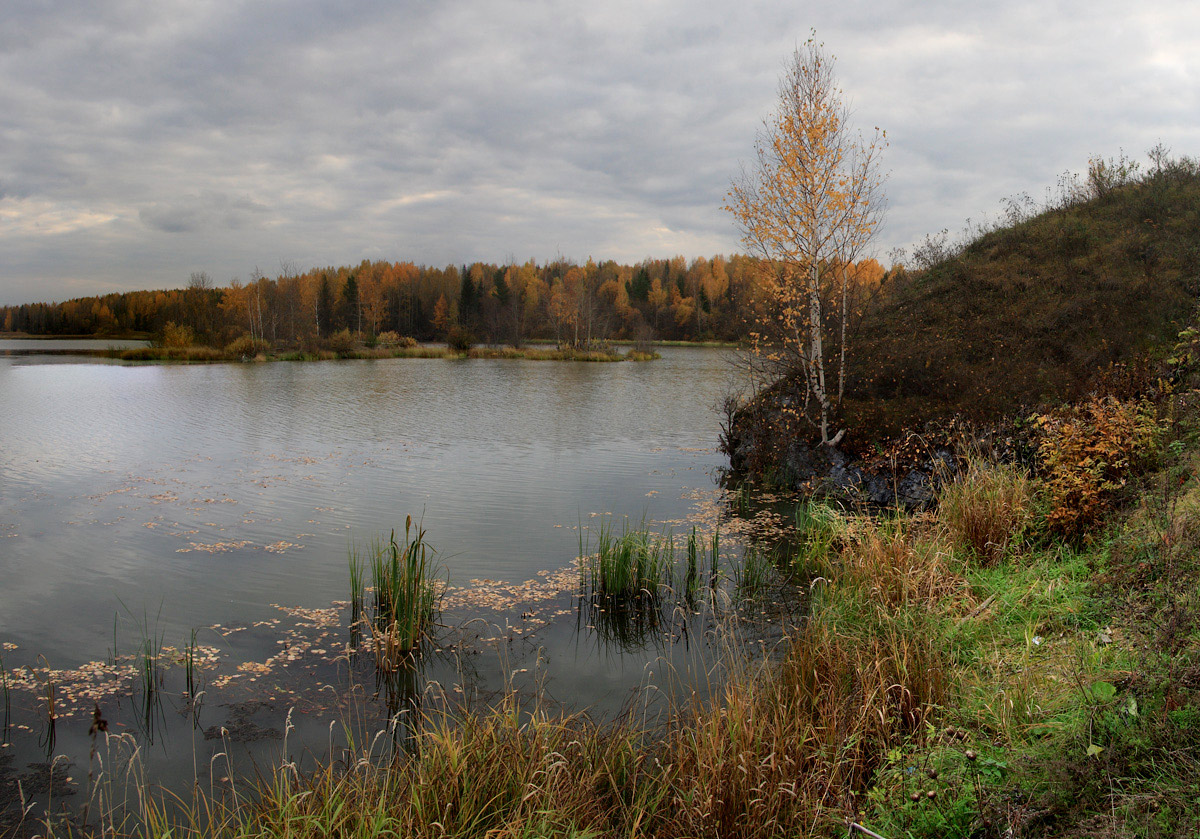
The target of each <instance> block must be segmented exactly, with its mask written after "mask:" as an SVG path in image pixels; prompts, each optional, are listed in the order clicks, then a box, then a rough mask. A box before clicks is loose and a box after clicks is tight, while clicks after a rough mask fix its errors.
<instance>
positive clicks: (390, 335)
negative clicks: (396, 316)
mask: <svg viewBox="0 0 1200 839" xmlns="http://www.w3.org/2000/svg"><path fill="white" fill-rule="evenodd" d="M378 337H379V346H381V347H400V348H401V349H410V348H412V347H415V346H416V345H417V339H416V338H412V337H410V336H408V335H401V334H399V333H398V332H394V331H392V330H390V329H389V330H388V331H387V332H380V333H379V336H378Z"/></svg>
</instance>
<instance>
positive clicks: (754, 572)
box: [733, 544, 772, 597]
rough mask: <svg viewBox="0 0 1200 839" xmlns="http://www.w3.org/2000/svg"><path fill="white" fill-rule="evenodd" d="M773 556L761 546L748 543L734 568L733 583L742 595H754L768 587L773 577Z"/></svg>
mask: <svg viewBox="0 0 1200 839" xmlns="http://www.w3.org/2000/svg"><path fill="white" fill-rule="evenodd" d="M771 565H772V563H771V557H770V555H769V553H768V552H767V551H765V550H763V549H761V548H760V547H759V546H757V545H754V544H748V545H746V547H745V548H744V549H743V550H742V559H741V562H739V563H738V564H737V565H735V566H734V569H733V584H734V587H735V588H736V589H737V592H738V594H739V595H741V596H742V597H753V596H754V595H756V594H758V593H759V592H761V591H762V590H763V589H765V588H766V587H767V583H768V582H770V579H771Z"/></svg>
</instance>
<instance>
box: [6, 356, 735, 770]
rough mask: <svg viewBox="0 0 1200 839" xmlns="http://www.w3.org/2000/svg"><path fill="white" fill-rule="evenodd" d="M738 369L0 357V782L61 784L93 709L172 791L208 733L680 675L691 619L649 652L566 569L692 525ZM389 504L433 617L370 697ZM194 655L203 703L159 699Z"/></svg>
mask: <svg viewBox="0 0 1200 839" xmlns="http://www.w3.org/2000/svg"><path fill="white" fill-rule="evenodd" d="M2 343H3V346H0V351H5V350H12V349H13V348H12V347H10V346H7V345H9V344H14V343H19V342H14V341H5V342H2ZM29 343H33V342H29ZM38 343H40V342H38ZM55 343H56V344H57V343H58V342H55ZM51 348H52V349H61V348H60V347H58V346H54V347H51ZM66 360H70V361H71V362H72V363H63V362H64V361H66ZM734 377H735V368H734V367H733V365H732V364H731V353H729V352H728V351H723V350H714V349H698V348H697V349H691V348H668V349H664V350H663V351H662V359H661V360H659V361H654V362H649V363H633V362H623V363H597V364H589V363H561V362H534V361H512V360H504V361H500V360H497V361H486V360H470V361H467V360H462V361H451V360H444V359H398V360H375V361H364V360H355V361H326V362H309V363H305V362H276V363H266V364H254V363H251V364H214V365H162V364H153V365H130V364H121V363H115V362H97V361H96V360H95V359H88V358H83V357H78V358H77V357H70V356H58V355H55V356H38V355H25V354H20V353H17V354H12V353H7V354H0V411H2V414H3V422H2V423H0V574H2V575H3V577H2V578H3V585H2V586H0V643H3V644H4V650H3V665H4V668H5V671H6V673H7V674H8V679H9V683H10V687H11V724H10V726H9V728H8V733H7V737H5V738H4V739H5V740H6V741H7V742H8V745H7V746H5V747H4V749H2V750H0V761H5V760H6V761H7V764H5V763H0V774H2V773H3V772H5V771H7V772H8V773H9V775H10V777H15V776H14V775H13V773H16V772H17V767H21V766H24V765H25V764H26V763H28V762H33V761H37V760H45V759H46V758H47V757H53V756H54V755H57V754H63V755H66V757H67V759H69V760H70V761H72V762H73V763H74V765H75V767H76V768H75V771H74V774H75V776H79V775H81V774H82V773H83V771H84V770H82V769H80V768H79V767H81V766H83V767H86V765H87V763H88V749H89V745H90V740H89V738H88V736H87V732H88V727H89V725H90V724H91V722H92V711H93V709H94V707H95V706H97V705H98V706H99V707H100V710H101V712H102V713H103V714H104V716H105V717H106V718H107V719H108V720H109V722H110V730H121V731H128V732H130V736H131V737H136V738H138V742H139V743H143V744H152V745H153V747H152V748H150V747H147V748H145V749H144V754H143V755H142V756H141V759H142V760H144V761H145V762H146V765H147V766H148V767H149V769H148V771H149V773H150V774H151V776H152V777H154V778H155V779H156V780H157V779H164V780H165V781H166V782H170V780H171V779H172V778H175V777H176V776H178V777H179V778H186V779H192V777H193V773H194V772H195V771H197V770H195V768H194V767H195V766H196V765H199V766H201V767H203V766H205V765H207V763H208V761H209V760H210V758H211V756H212V755H213V754H216V753H217V752H218V751H219V750H221V749H224V748H227V747H229V742H228V741H229V740H230V739H232V740H235V741H245V746H244V748H245V749H247V750H249V752H250V753H251V754H252V755H253V754H258V755H260V756H261V755H262V754H268V755H269V754H271V752H270V748H274V749H275V750H276V751H278V749H279V742H280V740H281V737H280V733H281V731H282V732H283V733H286V734H288V735H289V736H290V737H292V738H294V739H293V740H292V741H291V744H290V746H289V747H290V748H300V747H299V745H298V744H299V743H304V746H303V748H305V749H307V750H308V751H311V752H313V753H316V754H318V755H319V754H320V753H321V751H322V749H323V748H324V745H325V744H326V743H327V742H329V737H330V735H329V731H330V720H331V719H339V718H340V719H342V720H344V719H345V716H346V715H347V714H348V713H354V714H360V715H361V714H362V713H363V712H362V710H361V707H363V706H365V707H376V706H378V707H377V708H376V710H375V711H371V712H369V713H368V714H367V717H368V722H369V723H370V724H377V723H378V721H379V720H386V719H387V716H388V714H390V713H394V711H395V709H396V702H395V699H396V693H397V692H399V693H401V694H403V695H404V697H405V698H406V699H407V700H412V699H413V697H414V696H416V697H417V698H418V699H419V698H420V696H421V695H422V694H428V693H429V692H431V691H432V692H439V693H441V694H444V695H451V696H454V695H458V696H462V697H464V698H469V699H475V700H476V701H479V702H483V703H486V702H488V701H489V700H490V698H491V697H495V696H499V695H501V694H502V693H503V692H504V691H506V690H508V689H509V688H513V689H520V690H528V691H531V692H532V691H533V690H535V689H536V690H537V691H538V692H539V694H540V695H541V696H543V697H544V698H545V701H551V702H554V703H556V704H561V705H562V706H563V707H566V708H569V709H590V710H592V711H593V712H595V713H600V714H611V713H613V712H615V711H616V710H618V709H620V708H621V707H622V706H624V705H625V704H626V703H627V702H628V701H630V699H631V697H633V696H634V695H635V693H636V691H637V689H638V688H639V687H640V686H645V685H647V684H656V685H657V684H659V682H660V680H661V681H662V682H663V683H666V682H668V681H669V682H670V683H671V684H672V685H673V686H674V688H678V689H685V690H687V689H690V687H689V686H690V685H691V684H693V683H694V682H695V681H697V680H698V679H702V678H703V662H704V661H707V658H706V657H705V654H704V653H703V651H702V650H703V647H704V645H703V644H697V643H696V640H695V633H694V629H693V630H692V634H689V630H688V627H687V626H686V625H685V624H687V623H688V621H692V617H690V616H689V617H686V618H684V619H681V622H680V624H679V626H675V627H672V626H669V625H664V626H661V627H656V628H654V629H653V631H652V632H649V633H646V635H645V638H644V640H646V641H647V643H639V644H630V643H627V639H625V640H622V639H621V638H620V637H618V636H619V633H618V634H617V635H614V634H613V633H611V632H610V633H606V632H604V631H603V627H602V628H601V629H600V630H597V628H596V626H595V623H596V621H595V620H593V618H592V617H590V616H589V615H588V614H587V613H586V611H581V610H580V608H579V603H578V599H577V598H576V597H575V596H574V594H575V591H574V590H575V588H576V585H577V580H578V574H577V572H576V571H575V570H573V568H572V562H573V561H574V560H575V558H576V556H577V555H578V553H579V543H580V526H581V525H582V527H583V528H584V529H585V538H586V540H587V542H588V544H589V545H590V544H591V541H592V539H593V535H594V533H595V530H596V528H597V527H598V525H599V523H600V522H601V521H604V520H605V517H613V518H610V519H608V520H609V521H611V522H613V523H614V524H615V525H616V526H617V528H618V529H619V528H620V526H621V522H622V521H623V520H624V519H625V518H626V517H628V519H629V520H630V521H632V522H633V523H634V524H640V523H641V522H642V521H645V522H646V523H647V524H649V525H651V526H653V527H655V528H660V527H664V526H668V525H671V526H673V527H674V532H675V534H676V538H677V539H682V538H685V534H686V532H687V531H688V528H689V527H690V526H691V524H692V523H698V524H699V525H700V526H701V527H702V528H704V529H708V530H711V528H712V527H713V526H714V525H715V523H716V521H717V517H718V515H719V514H720V492H719V490H718V489H717V485H716V477H717V472H718V469H719V468H720V466H721V465H722V463H723V458H722V457H721V456H720V455H719V454H718V453H717V452H716V448H715V447H716V442H717V437H718V433H719V430H720V429H719V418H718V414H717V412H716V406H717V404H718V402H719V400H720V398H721V396H722V395H723V394H724V393H725V392H726V391H727V390H728V389H729V388H730V386H731V382H732V380H733V379H734ZM408 516H411V517H412V519H413V521H414V523H419V525H420V526H421V527H423V528H424V530H425V532H426V537H427V540H428V542H429V543H430V544H432V545H433V546H434V547H435V548H436V549H437V556H438V559H439V563H440V566H441V569H442V572H443V576H444V577H445V579H446V580H447V582H448V585H449V589H448V590H447V593H446V609H445V612H444V614H443V615H442V618H441V624H442V627H441V629H440V630H439V632H438V638H437V640H436V642H435V643H434V644H432V645H430V646H429V647H428V648H427V652H426V655H424V656H423V661H422V664H421V668H420V672H419V673H413V674H408V675H406V676H405V677H404V678H405V679H406V680H407V681H406V682H405V684H404V685H400V686H397V685H385V686H384V687H383V688H381V687H380V686H379V684H378V680H377V679H376V680H372V678H371V677H370V674H371V672H372V671H371V668H369V667H366V666H364V665H363V664H362V662H358V663H357V664H356V660H354V659H353V657H347V655H346V654H345V648H346V643H347V640H346V638H347V636H346V632H347V630H346V625H347V623H348V620H347V618H348V615H347V612H348V610H347V609H346V607H345V604H344V602H343V601H345V600H346V599H347V598H348V596H349V582H348V562H347V556H348V551H349V550H350V549H351V548H352V547H354V546H357V548H358V549H360V550H361V549H364V548H365V547H366V546H367V545H368V543H369V542H370V541H371V539H372V538H378V537H379V536H381V535H383V536H386V535H387V534H388V533H389V531H390V530H391V529H393V528H395V529H396V530H397V531H398V533H399V534H400V535H401V536H402V535H403V531H404V526H405V521H406V517H408ZM692 625H693V627H694V626H695V622H694V621H692ZM193 631H194V632H195V635H194V636H193ZM147 644H148V645H149V646H147ZM189 647H190V648H191V649H192V650H193V651H194V652H195V655H196V656H197V658H196V661H197V671H196V681H197V683H196V685H195V686H194V689H195V691H196V692H198V693H199V692H202V702H200V703H199V704H193V703H189V702H183V701H181V700H179V699H178V697H179V696H181V695H182V693H183V691H184V685H183V679H184V675H183V673H184V667H182V666H180V665H179V663H178V662H179V661H180V660H181V659H182V658H183V657H184V656H185V655H186V653H187V650H188V649H189ZM146 650H151V651H154V652H155V655H154V656H151V658H152V661H153V668H154V671H153V672H154V675H153V677H152V681H151V685H150V687H149V688H147V687H145V685H144V683H142V682H139V673H140V672H142V671H144V668H145V662H146V659H147V655H146V653H145V651H146ZM160 650H161V653H159V652H158V651H160ZM697 656H699V660H700V662H701V664H700V666H699V667H698V668H697V667H696V666H694V662H695V660H697V659H696V657H697ZM688 662H693V663H692V664H689V663H688ZM122 668H124V669H122ZM138 668H142V669H141V670H139V669H138ZM656 670H657V671H658V672H657V674H656ZM155 681H156V682H157V684H155V683H154V682H155ZM47 682H50V683H52V685H50V686H48V685H47ZM50 690H53V692H54V701H55V712H56V713H58V714H61V716H60V718H59V719H58V720H57V721H56V722H55V725H54V726H53V727H52V728H51V727H49V726H48V725H47V724H46V721H45V717H46V713H45V711H46V709H45V705H46V694H47V692H48V691H50ZM148 692H149V693H151V694H153V695H152V696H150V697H147V696H146V694H147V693H148ZM354 697H357V699H355V698H354ZM148 698H149V699H153V700H154V701H153V702H147V701H146V700H147V699H148ZM359 700H361V702H360V701H359ZM372 703H374V704H372ZM352 709H355V710H352ZM289 719H290V720H291V725H292V726H293V727H294V732H293V731H289V730H288V728H287V727H288V720H289ZM222 728H224V730H225V733H224V736H223V737H222V736H221V730H222ZM205 734H206V735H208V737H207V739H205V737H204V736H202V735H205ZM243 734H244V735H245V736H241V735H243ZM268 747H269V748H268ZM256 749H257V750H258V751H257V752H256V751H255V750H256ZM264 750H265V751H264ZM246 769H247V770H248V769H249V767H246Z"/></svg>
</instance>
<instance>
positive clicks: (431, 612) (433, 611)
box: [351, 516, 439, 671]
mask: <svg viewBox="0 0 1200 839" xmlns="http://www.w3.org/2000/svg"><path fill="white" fill-rule="evenodd" d="M435 553H436V551H434V549H433V548H432V547H431V546H430V545H429V544H428V543H427V542H426V541H425V529H424V528H423V527H421V526H420V525H417V526H415V527H414V525H413V521H412V516H408V517H407V519H406V520H405V523H404V541H403V544H401V543H400V542H398V541H397V540H396V531H394V530H393V531H392V532H391V536H390V537H389V539H388V540H387V542H385V543H380V542H378V541H376V542H375V543H373V544H372V546H371V554H370V557H369V562H368V564H369V566H370V570H371V582H372V589H373V590H372V594H373V597H374V615H373V616H372V619H371V621H370V624H369V628H370V630H371V636H372V640H373V645H374V649H375V663H376V666H378V667H379V668H380V669H382V670H388V671H390V670H394V669H395V668H396V667H397V666H398V665H399V663H400V661H401V660H402V659H403V658H404V657H406V656H408V655H410V654H411V653H412V652H413V651H415V650H416V648H417V647H418V645H419V644H420V643H421V639H422V638H423V637H425V636H426V635H427V634H428V633H429V631H430V630H431V629H432V627H433V624H434V621H435V620H436V618H437V603H438V597H439V586H438V585H437V583H436V582H435V581H434V575H435V574H436V572H437V568H436V565H435V561H434V555H435ZM353 566H354V563H353V561H352V562H351V567H352V568H353ZM354 573H356V572H353V571H352V575H353V574H354ZM352 586H353V581H352Z"/></svg>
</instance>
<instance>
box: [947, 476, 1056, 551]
mask: <svg viewBox="0 0 1200 839" xmlns="http://www.w3.org/2000/svg"><path fill="white" fill-rule="evenodd" d="M938 517H939V519H940V520H941V523H942V525H943V526H944V528H945V531H946V534H947V536H948V537H949V538H950V540H951V541H952V542H953V543H954V544H955V545H957V546H958V547H960V548H962V549H963V550H964V551H966V552H967V553H968V554H969V555H970V556H972V557H974V558H975V559H976V560H978V561H979V562H982V563H984V564H986V565H994V564H996V563H997V562H999V561H1000V560H1001V559H1002V558H1003V557H1004V554H1005V552H1006V551H1007V550H1008V549H1009V546H1010V545H1013V544H1014V543H1015V542H1016V541H1017V540H1018V539H1020V537H1021V535H1022V533H1024V532H1025V529H1026V528H1027V527H1028V526H1029V524H1030V522H1032V521H1033V482H1032V481H1031V480H1030V478H1029V476H1028V475H1027V474H1026V473H1025V472H1024V471H1023V470H1021V469H1019V468H1017V467H1016V466H1011V465H1006V464H996V463H986V462H983V461H978V460H973V461H971V462H970V463H969V464H968V465H967V468H966V470H965V471H964V472H963V473H962V474H960V475H959V476H958V477H957V478H956V479H955V480H954V481H953V482H952V483H950V484H949V485H947V486H945V487H943V488H942V491H941V494H940V497H939V502H938Z"/></svg>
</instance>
